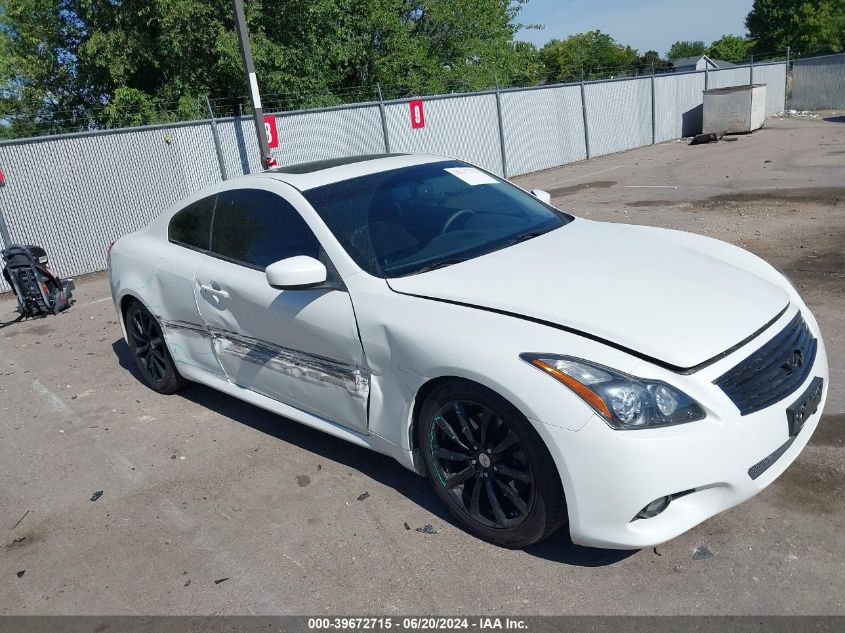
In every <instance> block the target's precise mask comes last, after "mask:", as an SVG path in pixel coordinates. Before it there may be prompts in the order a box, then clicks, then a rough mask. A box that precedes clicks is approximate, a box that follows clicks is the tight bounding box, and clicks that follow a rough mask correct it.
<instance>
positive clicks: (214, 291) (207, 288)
mask: <svg viewBox="0 0 845 633" xmlns="http://www.w3.org/2000/svg"><path fill="white" fill-rule="evenodd" d="M200 290H205V291H206V292H207V293H209V294H212V295H214V296H215V297H220V298H221V299H228V298H229V293H228V292H226V291H225V290H218V289H217V288H214V287H213V286H209V285H207V284H200Z"/></svg>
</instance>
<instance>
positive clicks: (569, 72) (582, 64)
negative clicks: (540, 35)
mask: <svg viewBox="0 0 845 633" xmlns="http://www.w3.org/2000/svg"><path fill="white" fill-rule="evenodd" d="M540 57H541V59H542V60H543V63H544V64H545V66H546V72H547V79H548V81H550V82H554V83H556V82H569V81H580V80H581V78H582V76H583V77H584V78H585V79H595V78H597V77H608V76H612V75H614V74H622V73H628V72H630V71H631V69H632V68H633V67H634V66H635V65H636V63H637V60H638V59H639V55H638V53H637V50H636V49H634V48H631V47H630V46H626V45H624V44H620V43H618V42H617V41H616V40H614V39H613V38H612V37H611V36H610V35H608V34H607V33H602V32H601V31H589V32H587V33H578V34H576V35H570V36H569V37H567V38H566V39H565V40H551V41H550V42H548V43H547V44H546V45H545V46H544V47H543V48H542V49H541V50H540Z"/></svg>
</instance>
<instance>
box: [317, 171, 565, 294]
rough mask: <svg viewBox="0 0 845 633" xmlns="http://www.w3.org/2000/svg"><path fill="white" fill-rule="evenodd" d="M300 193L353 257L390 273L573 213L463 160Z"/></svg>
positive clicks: (546, 226)
mask: <svg viewBox="0 0 845 633" xmlns="http://www.w3.org/2000/svg"><path fill="white" fill-rule="evenodd" d="M303 195H304V196H305V197H306V199H307V200H308V202H310V203H311V205H312V206H313V207H314V209H316V210H317V213H319V215H320V217H321V218H322V219H323V221H324V222H325V223H326V225H327V226H328V227H329V229H330V230H331V232H332V233H333V234H334V236H335V238H337V240H338V241H339V242H340V243H341V245H342V246H343V247H344V249H345V250H346V252H347V253H349V255H350V256H351V257H352V258H353V259H354V260H355V262H356V263H357V264H358V265H359V266H360V267H361V268H362V269H363V270H365V271H367V272H368V273H370V274H371V275H376V276H378V277H386V278H390V277H400V276H403V275H411V274H415V273H420V272H424V271H426V270H431V269H433V268H440V267H443V266H447V265H449V264H453V263H456V262H459V261H464V260H467V259H472V258H473V257H478V256H480V255H483V254H485V253H490V252H492V251H495V250H499V249H501V248H506V247H508V246H510V245H513V244H516V243H517V242H520V241H524V240H526V239H531V238H532V237H536V236H537V235H541V234H543V233H546V232H548V231H552V230H554V229H556V228H559V227H561V226H563V225H565V224H567V223H568V222H569V221H570V220H572V217H571V216H568V215H566V214H564V213H561V212H560V211H557V210H556V209H554V208H552V207H550V206H547V205H545V204H543V203H542V202H540V201H539V200H537V199H536V198H535V197H534V196H532V195H530V194H527V193H525V192H524V191H522V190H521V189H519V188H517V187H515V186H513V185H511V184H510V183H508V182H506V181H504V180H501V179H499V178H496V177H494V176H491V175H490V174H487V173H486V172H483V171H481V170H479V169H476V168H474V167H470V166H469V165H467V164H466V163H462V162H460V161H441V162H436V163H428V164H424V165H414V166H412V167H404V168H401V169H394V170H391V171H385V172H380V173H375V174H369V175H367V176H360V177H358V178H351V179H349V180H343V181H341V182H336V183H332V184H329V185H324V186H322V187H316V188H314V189H311V190H308V191H305V192H304V194H303Z"/></svg>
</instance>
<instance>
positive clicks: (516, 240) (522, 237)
mask: <svg viewBox="0 0 845 633" xmlns="http://www.w3.org/2000/svg"><path fill="white" fill-rule="evenodd" d="M548 232H549V231H548V229H543V230H540V231H528V232H526V233H520V234H519V235H515V236H514V237H512V238H511V239H509V240H508V241H507V242H505V243H504V245H503V246H513V245H514V244H520V243H522V242H527V241H528V240H531V239H534V238H535V237H540V236H541V235H545V234H546V233H548Z"/></svg>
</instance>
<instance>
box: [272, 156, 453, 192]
mask: <svg viewBox="0 0 845 633" xmlns="http://www.w3.org/2000/svg"><path fill="white" fill-rule="evenodd" d="M444 160H454V159H451V158H447V157H445V156H436V155H434V154H364V155H360V156H350V157H345V158H331V159H328V160H318V161H313V162H309V163H299V164H297V165H290V166H284V167H274V168H272V169H268V170H267V171H265V172H262V173H261V174H260V177H262V178H274V179H276V180H282V181H284V182H286V183H287V184H289V185H291V186H292V187H295V188H297V189H299V190H300V191H306V190H308V189H314V188H315V187H322V186H323V185H328V184H331V183H334V182H340V181H342V180H349V179H350V178H357V177H359V176H366V175H369V174H375V173H378V172H382V171H390V170H392V169H401V168H402V167H410V166H412V165H423V164H425V163H435V162H439V161H444ZM256 175H259V174H256Z"/></svg>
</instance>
